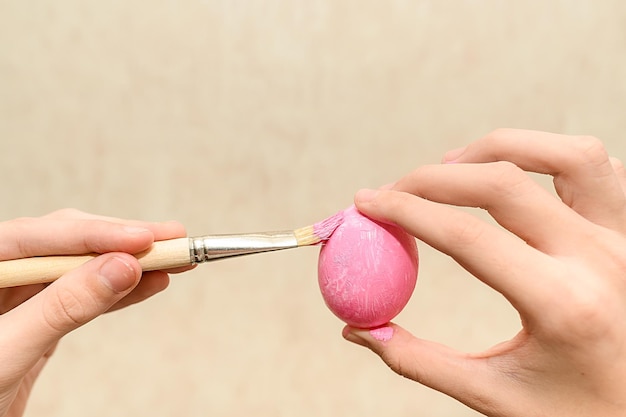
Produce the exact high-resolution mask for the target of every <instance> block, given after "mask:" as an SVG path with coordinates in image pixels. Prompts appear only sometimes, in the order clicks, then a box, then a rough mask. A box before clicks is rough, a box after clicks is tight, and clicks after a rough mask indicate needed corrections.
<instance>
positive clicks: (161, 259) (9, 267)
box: [0, 237, 191, 288]
mask: <svg viewBox="0 0 626 417" xmlns="http://www.w3.org/2000/svg"><path fill="white" fill-rule="evenodd" d="M96 256H98V254H87V255H78V256H72V255H66V256H41V257H35V258H23V259H15V260H11V261H1V262H0V288H5V287H15V286H19V285H28V284H39V283H44V282H51V281H54V280H55V279H57V278H59V277H60V276H61V275H63V274H65V273H66V272H68V271H70V270H72V269H74V268H77V267H79V266H80V265H82V264H84V263H85V262H87V261H89V260H90V259H93V258H95V257H96ZM135 257H136V258H137V260H138V261H139V265H141V268H142V269H143V270H144V271H156V270H161V269H171V268H179V267H183V266H189V265H191V256H190V253H189V238H187V237H184V238H178V239H171V240H162V241H159V242H154V244H153V245H152V246H151V247H150V249H147V250H145V251H143V252H141V253H138V254H136V255H135Z"/></svg>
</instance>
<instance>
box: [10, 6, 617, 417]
mask: <svg viewBox="0 0 626 417" xmlns="http://www.w3.org/2000/svg"><path fill="white" fill-rule="evenodd" d="M625 109H626V3H623V2H621V1H617V0H614V1H604V2H595V1H593V0H577V1H566V0H561V1H557V0H555V1H543V0H532V1H526V2H506V1H497V0H493V1H487V0H484V1H481V0H458V1H429V0H415V1H408V0H392V1H385V2H383V1H377V0H363V1H330V0H311V1H304V0H302V1H284V0H266V1H243V0H232V1H227V0H224V1H214V0H205V1H192V0H185V1H182V0H181V1H176V0H169V1H156V2H153V1H140V0H137V1H123V0H111V1H82V0H80V1H79V0H71V1H69V0H68V1H62V2H61V1H59V2H47V1H29V2H22V1H18V0H4V1H2V0H0V178H2V181H1V182H0V192H1V194H2V195H3V198H2V203H1V204H0V219H10V218H13V217H17V216H24V215H41V214H44V213H47V212H49V211H52V210H55V209H57V208H61V207H68V206H73V207H77V208H80V209H83V210H85V211H90V212H95V213H99V214H107V215H113V216H119V217H129V218H141V219H146V220H168V219H176V220H179V221H181V222H183V223H184V224H185V225H186V226H187V228H188V231H189V233H191V234H204V233H222V232H242V231H257V230H263V229H278V228H295V227H300V226H303V225H307V224H311V223H313V222H315V221H317V220H320V219H322V218H324V217H326V216H328V215H330V214H332V213H334V212H335V211H337V210H339V209H341V208H343V207H345V206H347V205H348V204H350V203H351V200H352V195H353V193H354V191H356V190H357V189H358V188H359V187H363V186H369V187H375V186H378V185H381V184H384V183H387V182H389V181H392V180H395V179H397V178H398V177H400V176H401V175H403V174H404V173H407V172H409V171H410V170H411V169H413V168H414V167H416V166H419V165H421V164H427V163H437V162H438V161H439V159H440V157H441V156H442V155H443V153H444V152H445V151H446V150H448V149H451V148H453V147H457V146H460V145H462V144H465V143H467V142H469V141H471V140H473V139H476V138H478V137H480V136H481V135H483V134H485V133H487V132H489V131H490V130H492V129H494V128H496V127H524V128H530V129H541V130H549V131H555V132H562V133H572V134H576V133H585V134H592V135H596V136H598V137H601V138H602V139H604V140H605V141H606V143H607V146H608V148H609V150H610V152H611V153H612V154H614V155H616V156H620V157H621V158H623V159H626V142H625V141H624V138H623V132H625V131H626V117H625V114H626V112H625ZM416 216H419V213H416ZM420 249H421V255H422V265H421V272H420V278H419V282H418V286H417V291H416V293H415V295H414V297H413V299H412V300H411V302H410V304H409V306H408V307H407V308H406V310H405V311H404V312H403V313H402V315H401V316H400V317H398V319H397V322H399V323H401V324H402V325H404V326H405V327H407V328H408V329H411V330H412V331H414V332H415V333H416V334H418V335H420V336H421V337H424V338H430V339H434V340H437V341H440V342H443V343H446V344H449V345H451V346H453V347H455V348H458V349H461V350H467V351H475V350H480V349H482V348H486V347H488V346H490V345H492V344H494V343H496V342H498V341H500V340H502V339H503V338H506V337H509V336H511V335H513V334H514V333H515V332H516V331H517V329H518V320H517V317H516V314H515V312H514V311H512V310H511V309H510V308H509V307H508V306H507V305H506V303H505V302H504V301H503V300H502V299H501V298H500V297H499V296H498V295H497V294H495V293H493V292H492V291H490V290H489V289H487V288H485V287H484V286H483V285H481V284H479V283H478V282H477V281H475V280H474V279H472V278H470V277H468V276H467V274H465V273H464V272H463V271H462V270H461V269H460V267H457V266H456V265H454V264H453V263H451V261H450V260H449V259H448V258H447V257H445V256H443V255H440V254H437V253H436V252H434V251H433V250H431V249H429V248H428V247H426V246H425V245H421V246H420ZM316 260H317V249H315V248H303V249H299V250H296V251H291V252H283V253H273V254H266V255H259V256H257V257H249V258H245V259H244V258H241V259H238V260H228V261H223V262H219V263H214V264H210V265H204V266H202V267H200V268H197V269H196V270H194V271H192V272H190V273H187V274H184V275H181V276H177V277H176V278H175V279H174V280H173V282H172V284H171V287H170V289H169V290H168V291H166V292H165V293H162V294H160V295H158V296H157V297H155V298H153V299H151V300H149V301H148V302H146V303H144V304H142V305H139V306H135V307H133V308H130V309H128V310H125V311H122V312H117V313H113V314H110V315H108V316H106V317H102V318H100V319H98V320H96V321H95V322H93V323H91V324H90V325H88V326H86V327H85V328H83V329H81V330H79V331H77V332H75V333H74V334H72V335H70V336H69V337H67V338H66V339H65V340H64V341H63V342H62V344H61V345H60V346H59V349H58V351H57V353H56V354H55V359H54V360H53V361H52V362H51V364H50V365H49V368H48V369H46V371H45V372H44V374H43V375H42V377H41V380H40V382H39V383H38V385H37V386H36V389H35V392H34V398H33V400H32V402H31V405H30V408H29V409H28V411H27V414H28V415H30V416H38V417H45V416H64V417H73V416H86V415H89V416H93V417H98V416H112V415H113V416H124V415H138V416H143V415H150V416H153V417H161V416H163V417H164V416H173V415H180V416H183V415H184V416H201V415H202V416H208V415H211V416H252V415H253V416H258V417H265V416H295V415H297V416H303V417H306V416H316V417H323V416H359V417H367V416H380V415H384V416H398V417H404V416H424V417H448V416H452V415H454V416H457V417H469V416H475V415H477V414H476V413H474V412H472V411H471V410H468V409H466V408H465V407H464V406H462V405H460V404H458V403H457V402H455V401H454V400H451V399H449V398H447V397H445V396H443V395H441V394H439V393H436V392H433V391H430V390H428V389H426V388H424V387H421V386H419V385H417V384H415V383H413V382H411V381H407V380H404V379H402V378H400V377H398V376H396V375H394V374H393V373H392V372H390V371H388V370H387V369H386V367H385V366H384V364H383V363H382V362H380V361H379V360H378V359H377V358H376V357H374V356H373V355H372V354H371V353H369V352H367V351H365V350H364V349H360V348H357V347H355V346H352V345H350V344H348V343H346V342H344V341H343V340H342V339H341V337H340V331H341V328H342V325H341V323H339V322H338V320H336V319H335V318H334V317H333V316H332V315H331V313H329V312H328V311H327V310H326V308H325V307H324V305H323V301H322V299H321V297H320V295H319V293H318V289H317V283H316Z"/></svg>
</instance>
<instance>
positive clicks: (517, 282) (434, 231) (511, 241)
mask: <svg viewBox="0 0 626 417" xmlns="http://www.w3.org/2000/svg"><path fill="white" fill-rule="evenodd" d="M355 204H356V206H357V208H358V210H359V211H361V212H362V213H363V214H365V215H366V216H368V217H371V218H373V219H375V220H380V221H383V222H390V223H395V224H397V225H399V226H400V227H402V228H403V229H404V230H406V231H407V232H409V233H410V234H412V235H413V236H415V237H417V238H418V239H419V240H421V241H423V242H425V243H427V244H428V245H430V246H432V247H434V248H435V249H437V250H439V251H441V252H443V253H445V254H448V255H450V256H451V257H452V258H453V259H455V260H456V261H457V262H458V263H459V264H460V265H461V266H463V267H464V268H465V269H466V270H468V271H469V272H470V273H471V274H473V275H474V276H476V277H477V278H478V279H480V280H482V281H483V282H485V283H486V284H487V285H489V286H490V287H492V288H494V289H495V290H496V291H498V292H500V293H502V294H503V295H504V296H505V297H506V298H507V299H508V300H509V301H510V302H511V304H512V305H513V306H514V307H515V308H516V309H517V310H518V311H519V312H520V313H521V314H522V316H525V317H526V316H528V318H529V319H530V318H534V317H537V318H538V317H540V316H541V314H542V311H540V309H539V306H543V305H548V304H549V303H550V302H551V301H552V297H554V292H553V291H549V292H548V291H546V290H545V289H546V288H560V286H561V285H564V284H563V282H561V281H560V280H561V279H562V278H563V277H562V276H561V275H562V273H561V272H560V270H559V268H558V264H557V262H556V261H555V260H554V259H553V258H551V257H550V256H548V255H546V254H544V253H542V252H540V251H538V250H536V249H534V248H532V247H530V246H529V245H527V244H526V243H525V242H524V241H523V240H521V239H519V238H518V237H516V236H514V235H512V234H510V233H508V232H506V231H504V230H502V229H500V228H498V227H496V226H494V225H490V224H488V223H486V222H483V221H481V220H480V219H478V218H477V217H475V216H473V215H471V214H469V213H466V212H463V211H461V210H458V209H455V208H452V207H449V206H447V205H444V204H440V203H436V202H433V201H428V200H425V199H422V198H420V197H417V196H414V195H412V194H408V193H404V192H397V191H363V190H362V191H359V192H358V193H357V195H356V196H355ZM535 276H543V277H546V278H543V279H542V281H541V282H537V280H533V279H530V278H529V277H535Z"/></svg>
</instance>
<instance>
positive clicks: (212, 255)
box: [0, 211, 343, 288]
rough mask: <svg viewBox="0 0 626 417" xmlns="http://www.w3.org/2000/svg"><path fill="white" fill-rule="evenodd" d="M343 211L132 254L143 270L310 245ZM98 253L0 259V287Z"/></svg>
mask: <svg viewBox="0 0 626 417" xmlns="http://www.w3.org/2000/svg"><path fill="white" fill-rule="evenodd" d="M342 221H343V211H341V212H339V213H337V214H335V215H333V216H331V217H329V218H327V219H325V220H322V221H320V222H318V223H315V224H314V225H312V226H306V227H302V228H300V229H295V230H285V231H276V232H261V233H246V234H231V235H208V236H199V237H184V238H177V239H170V240H161V241H158V242H154V243H153V244H152V246H151V247H150V248H149V249H147V250H145V251H143V252H141V253H138V254H135V255H134V256H135V257H136V258H137V260H138V261H139V264H140V265H141V268H142V270H143V271H156V270H169V269H176V268H182V267H187V266H192V265H196V264H201V263H204V262H209V261H214V260H217V259H224V258H232V257H234V256H242V255H250V254H255V253H261V252H270V251H276V250H282V249H290V248H297V247H300V246H312V245H317V244H319V243H322V242H324V241H326V240H328V239H329V238H330V236H331V235H332V234H333V232H334V231H335V229H336V228H337V227H338V226H339V225H340V224H341V222H342ZM98 255H99V254H95V253H92V254H85V255H61V256H41V257H33V258H22V259H14V260H9V261H2V262H0V288H5V287H15V286H19V285H28V284H38V283H45V282H51V281H54V280H55V279H57V278H59V277H60V276H61V275H63V274H64V273H66V272H68V271H70V270H72V269H74V268H77V267H78V266H80V265H82V264H84V263H85V262H87V261H89V260H90V259H93V258H94V257H96V256H98Z"/></svg>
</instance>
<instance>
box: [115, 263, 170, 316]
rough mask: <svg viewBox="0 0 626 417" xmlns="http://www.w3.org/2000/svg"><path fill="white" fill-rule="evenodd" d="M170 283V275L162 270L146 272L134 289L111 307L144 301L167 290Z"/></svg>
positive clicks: (116, 308)
mask: <svg viewBox="0 0 626 417" xmlns="http://www.w3.org/2000/svg"><path fill="white" fill-rule="evenodd" d="M169 283H170V277H169V275H168V274H167V273H165V272H162V271H152V272H144V274H143V275H142V277H141V281H139V284H137V286H136V287H135V288H133V290H132V291H131V292H130V293H129V294H128V295H127V296H126V297H124V298H122V299H121V300H120V301H118V302H117V303H115V305H113V306H112V307H111V308H110V309H109V312H111V311H116V310H120V309H122V308H125V307H128V306H130V305H133V304H137V303H139V302H141V301H144V300H146V299H148V298H150V297H152V296H153V295H155V294H158V293H160V292H161V291H163V290H165V289H166V288H167V287H168V285H169Z"/></svg>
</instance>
